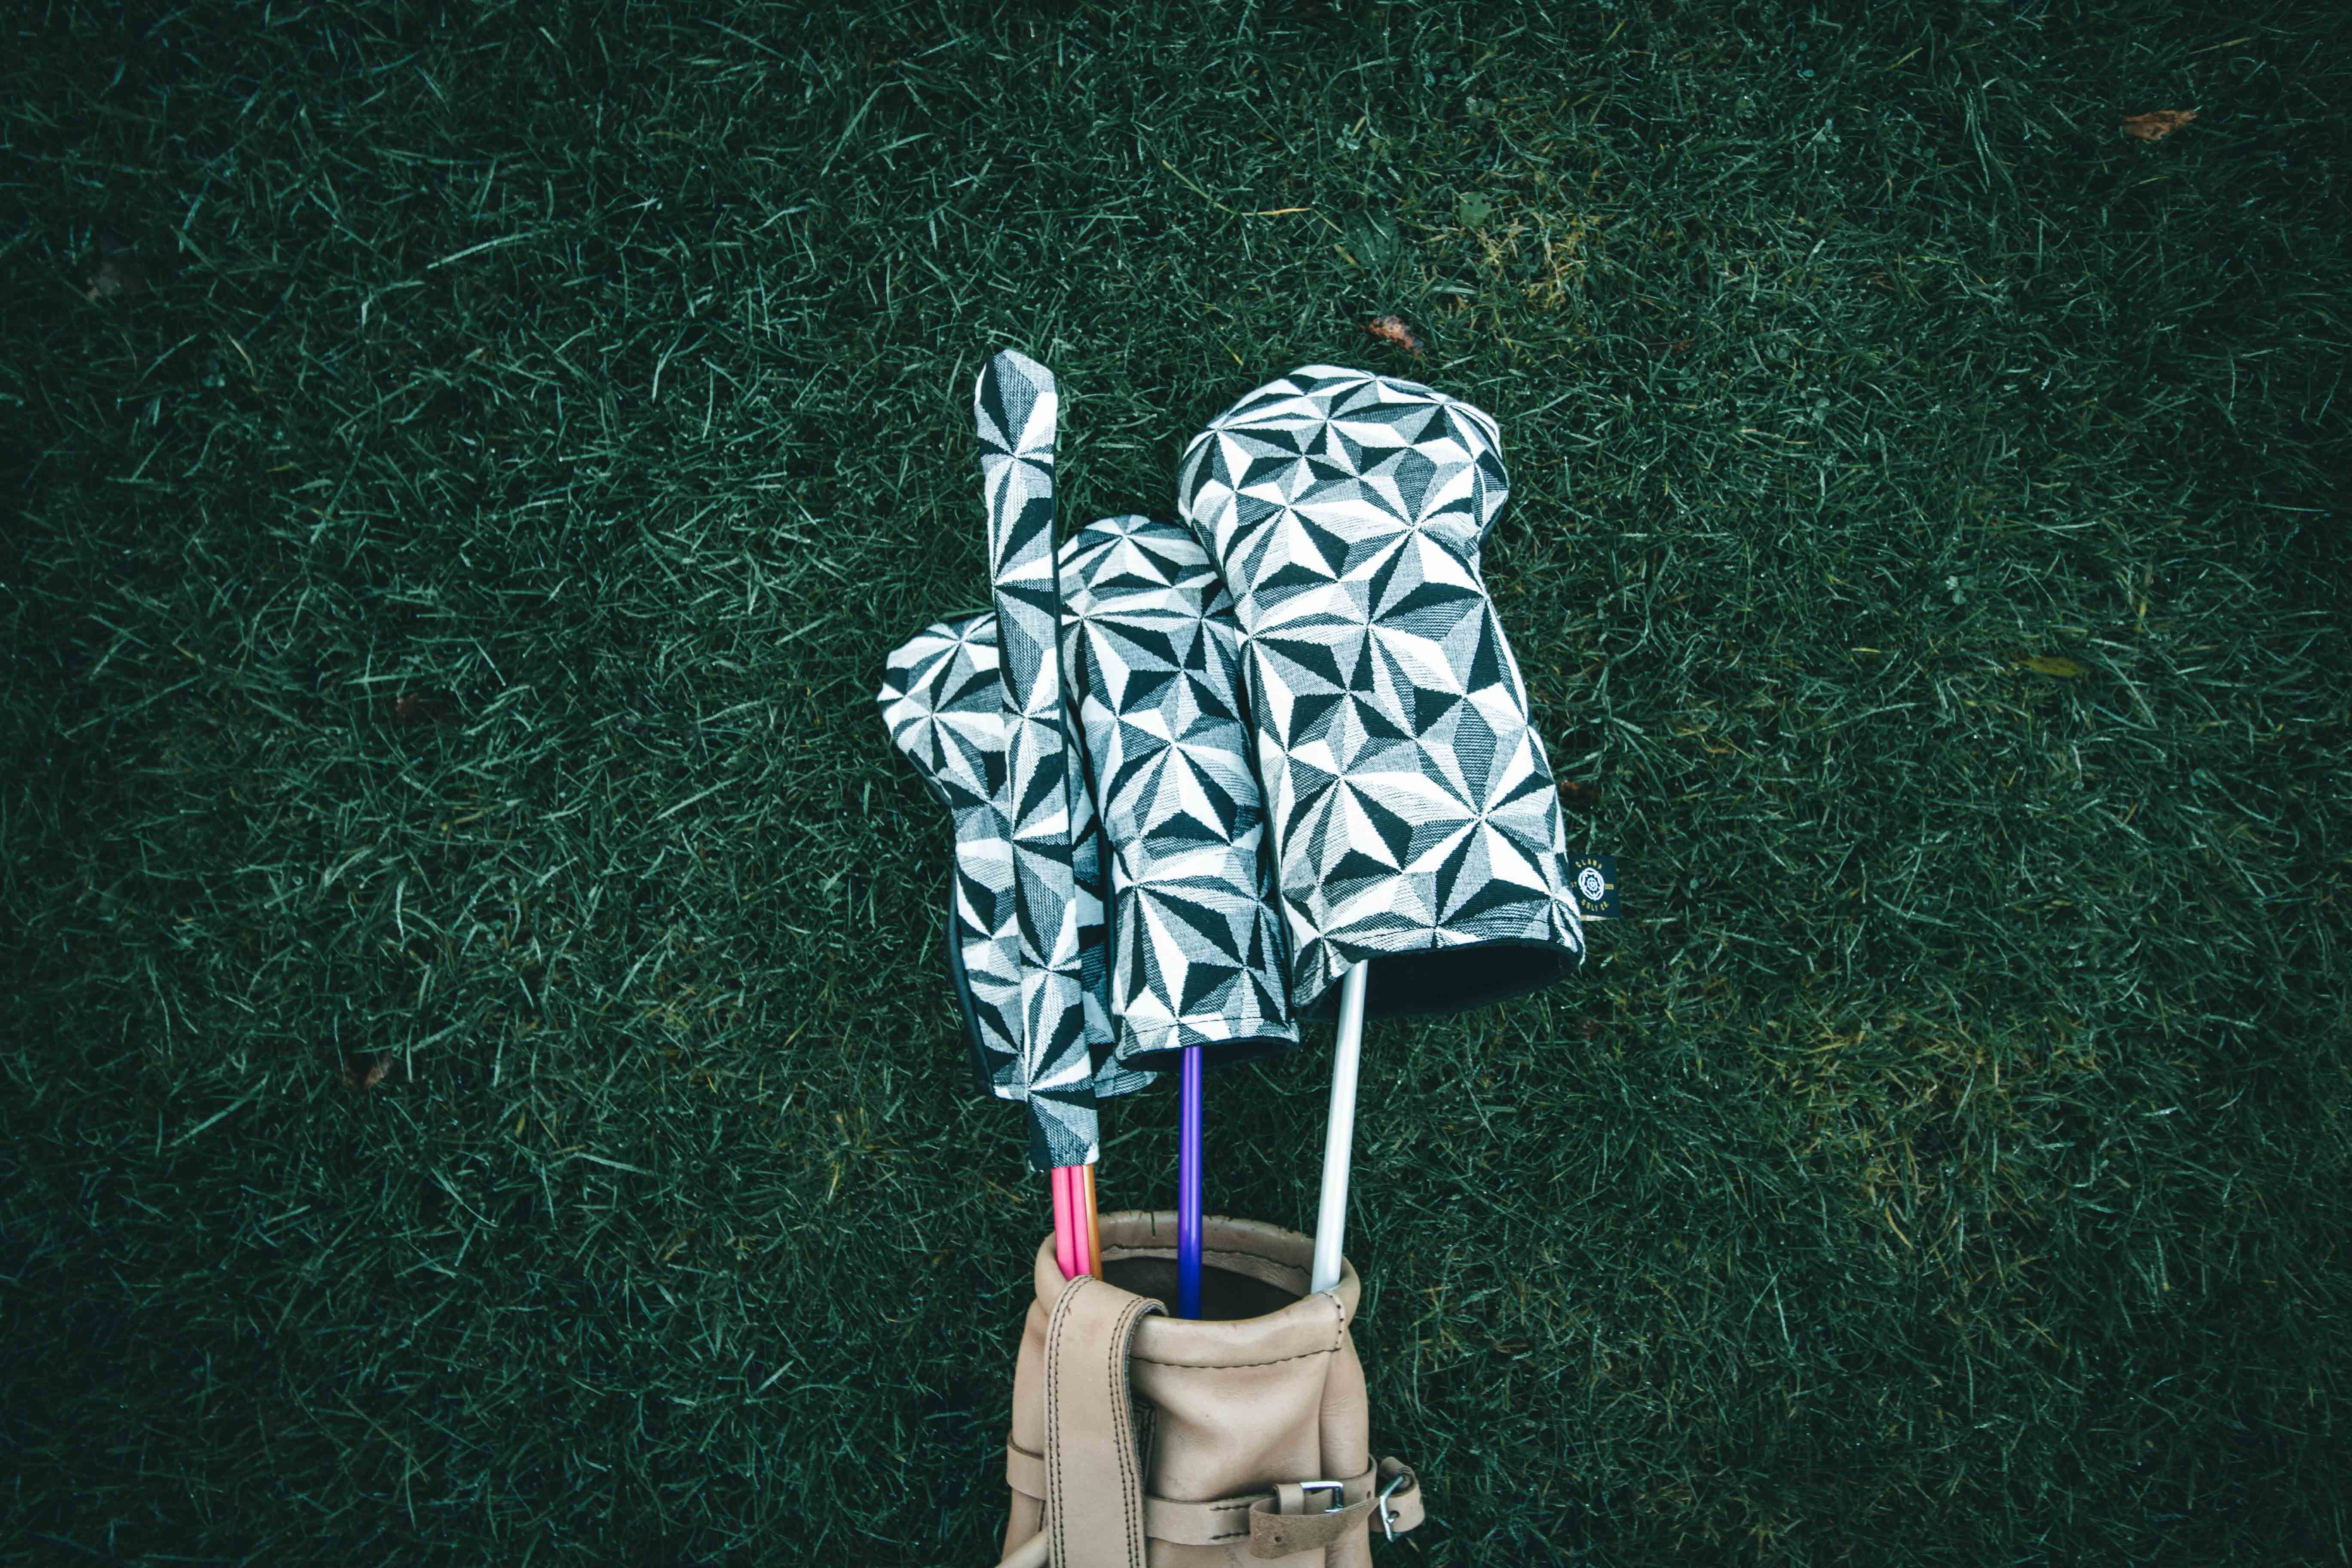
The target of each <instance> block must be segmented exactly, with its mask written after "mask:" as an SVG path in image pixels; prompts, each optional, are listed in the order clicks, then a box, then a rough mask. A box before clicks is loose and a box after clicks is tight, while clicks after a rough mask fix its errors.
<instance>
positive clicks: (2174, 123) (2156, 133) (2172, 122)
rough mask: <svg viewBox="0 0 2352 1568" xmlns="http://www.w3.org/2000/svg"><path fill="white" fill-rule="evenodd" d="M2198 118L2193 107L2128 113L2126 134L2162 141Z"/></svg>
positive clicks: (2125, 123) (2125, 117) (2148, 140)
mask: <svg viewBox="0 0 2352 1568" xmlns="http://www.w3.org/2000/svg"><path fill="white" fill-rule="evenodd" d="M2196 118H2197V111H2196V110H2193V109H2153V110H2149V111H2148V112H2147V113H2146V114H2126V115H2125V116H2124V134H2125V135H2126V136H2137V137H2138V138H2139V139H2140V140H2141V141H2143V142H2161V141H2163V140H2164V139H2165V138H2166V137H2168V136H2169V135H2171V134H2172V133H2173V132H2176V131H2178V130H2179V129H2180V128H2181V127H2182V126H2184V125H2186V124H2188V123H2189V121H2192V120H2194V119H2196Z"/></svg>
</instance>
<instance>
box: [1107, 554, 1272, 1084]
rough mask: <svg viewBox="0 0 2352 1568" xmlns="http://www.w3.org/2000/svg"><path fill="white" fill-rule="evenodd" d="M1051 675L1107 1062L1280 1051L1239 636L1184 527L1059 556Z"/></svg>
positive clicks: (1265, 862) (1267, 889) (1164, 1062)
mask: <svg viewBox="0 0 2352 1568" xmlns="http://www.w3.org/2000/svg"><path fill="white" fill-rule="evenodd" d="M1062 603H1063V607H1064V610H1065V613H1066V617H1067V618H1066V622H1065V625H1064V633H1063V635H1064V637H1065V639H1066V647H1067V650H1068V658H1067V661H1066V662H1067V666H1068V668H1069V670H1070V674H1071V683H1072V689H1073V691H1074V693H1075V694H1076V701H1077V705H1078V709H1079V712H1080V714H1081V715H1082V717H1083V720H1084V731H1085V734H1086V745H1087V771H1088V773H1089V774H1090V776H1091V780H1092V784H1093V786H1094V794H1095V804H1096V806H1097V810H1098V811H1099V813H1100V816H1101V821H1102V827H1103V839H1104V844H1105V846H1106V848H1107V850H1108V859H1109V871H1110V885H1109V897H1110V904H1111V916H1110V930H1111V935H1112V941H1113V942H1114V943H1115V945H1116V947H1117V952H1115V953H1114V955H1113V957H1112V961H1111V1008H1112V1011H1113V1013H1114V1014H1115V1015H1116V1016H1117V1019H1118V1047H1117V1048H1118V1059H1119V1060H1120V1061H1121V1062H1123V1063H1125V1064H1127V1065H1128V1066H1129V1067H1135V1068H1147V1069H1150V1070H1154V1071H1166V1070H1172V1069H1173V1068H1176V1067H1177V1065H1178V1063H1179V1060H1180V1058H1179V1052H1180V1051H1181V1049H1182V1048H1183V1047H1189V1046H1198V1047H1201V1048H1202V1053H1203V1057H1202V1059H1203V1060H1204V1061H1205V1062H1206V1063H1207V1064H1208V1065H1209V1066H1211V1067H1225V1066H1230V1065H1232V1064H1234V1063H1235V1062H1241V1061H1247V1060H1249V1059H1251V1058H1255V1057H1261V1056H1266V1055H1270V1054H1272V1053H1274V1052H1276V1051H1280V1050H1284V1049H1286V1048H1287V1047H1290V1046H1293V1045H1296V1044H1297V1040H1298V1026H1297V1022H1296V1021H1295V1020H1294V1019H1293V1018H1292V1016H1291V1014H1290V1005H1289V998H1288V995H1287V993H1286V987H1285V983H1284V972H1285V970H1286V963H1285V962H1284V945H1283V936H1282V925H1281V921H1279V920H1278V919H1277V918H1276V913H1275V906H1274V883H1273V877H1272V874H1271V873H1272V867H1271V862H1270V860H1269V858H1268V857H1267V856H1266V854H1265V844H1264V838H1265V806H1264V805H1263V804H1262V803H1261V801H1260V799H1259V795H1258V787H1257V780H1256V779H1255V777H1254V776H1253V775H1252V773H1251V772H1250V760H1249V750H1250V737H1249V731H1248V729H1247V727H1246V725H1245V723H1244V713H1243V708H1242V702H1241V694H1240V689H1239V678H1240V673H1241V632H1240V628H1239V627H1238V626H1235V624H1234V611H1233V601H1232V599H1231V598H1230V597H1228V596H1227V595H1226V593H1225V591H1224V585H1223V584H1222V583H1220V582H1219V581H1218V580H1217V574H1216V572H1215V570H1214V568H1213V567H1212V566H1211V565H1210V563H1209V557H1208V552H1205V551H1203V550H1202V548H1201V546H1200V543H1199V542H1198V541H1196V540H1195V539H1193V537H1192V533H1191V532H1190V531H1187V530H1186V529H1184V528H1182V527H1180V526H1179V525H1177V524H1175V523H1172V522H1156V521H1152V520H1151V519H1150V518H1147V517H1137V516H1124V517H1110V518H1104V519H1103V520H1101V521H1098V522H1093V523H1089V524H1087V526H1086V527H1085V528H1083V529H1081V530H1079V531H1078V532H1077V534H1076V537H1074V538H1073V539H1071V541H1070V542H1069V544H1068V545H1067V547H1066V548H1065V550H1064V551H1063V555H1062Z"/></svg>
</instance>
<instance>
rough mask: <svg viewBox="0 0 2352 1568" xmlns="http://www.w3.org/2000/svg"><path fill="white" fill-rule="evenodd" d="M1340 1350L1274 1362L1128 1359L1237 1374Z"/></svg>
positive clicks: (1332, 1348) (1303, 1353)
mask: <svg viewBox="0 0 2352 1568" xmlns="http://www.w3.org/2000/svg"><path fill="white" fill-rule="evenodd" d="M1338 1349H1339V1346H1338V1345H1332V1346H1330V1347H1329V1348H1328V1349H1326V1350H1319V1351H1300V1352H1298V1353H1297V1355H1278V1356H1276V1357H1275V1358H1274V1359H1273V1360H1272V1361H1208V1362H1202V1361H1154V1360H1152V1359H1151V1358H1150V1356H1148V1355H1139V1356H1129V1357H1128V1358H1127V1359H1128V1360H1129V1361H1139V1362H1141V1363H1143V1364H1144V1365H1146V1366H1172V1367H1175V1368H1178V1369H1179V1370H1181V1371H1190V1372H1237V1371H1239V1370H1240V1369H1242V1368H1243V1367H1245V1366H1280V1365H1281V1364H1282V1363H1284V1362H1286V1361H1307V1360H1308V1359H1310V1358H1312V1357H1315V1356H1318V1355H1329V1354H1330V1353H1331V1352H1333V1351H1336V1350H1338Z"/></svg>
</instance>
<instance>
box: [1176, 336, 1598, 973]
mask: <svg viewBox="0 0 2352 1568" xmlns="http://www.w3.org/2000/svg"><path fill="white" fill-rule="evenodd" d="M1499 447H1500V439H1499V437H1498V435H1497V433H1496V427H1495V422H1494V420H1493V419H1492V418H1490V417H1489V416H1487V415H1486V413H1485V412H1483V411H1482V410H1480V409H1477V408H1474V407H1472V406H1471V405H1468V404H1466V403H1463V402H1459V401H1457V400H1456V399H1454V398H1452V397H1448V396H1446V395H1444V394H1443V393H1440V392H1436V391H1433V390H1432V389H1431V388H1429V387H1426V386H1423V385H1421V384H1418V383H1416V382H1409V381H1397V380H1392V379H1391V378H1389V377H1387V376H1379V375H1373V374H1370V373H1368V372H1364V371H1359V370H1343V369H1339V368H1336V367H1333V366H1329V365H1309V366H1307V367H1306V368H1305V369H1302V370H1298V371H1295V372H1293V373H1292V374H1289V375H1287V376H1285V377H1284V378H1282V379H1281V380H1279V381H1276V382H1271V383H1269V384H1266V385H1265V386H1262V387H1260V388H1258V390H1256V391H1255V392H1253V393H1251V394H1250V395H1248V396H1246V397H1244V398H1243V399H1242V400H1241V401H1240V402H1239V403H1236V404H1234V405H1233V407H1231V408H1229V409H1227V410H1226V411H1225V412H1224V413H1223V414H1222V415H1220V416H1218V417H1217V418H1216V419H1215V420H1214V421H1213V423H1212V424H1211V425H1210V426H1209V428H1208V429H1206V430H1204V431H1202V433H1201V434H1200V435H1199V436H1197V437H1194V438H1193V440H1192V444H1191V446H1189V447H1187V448H1186V449H1185V454H1184V460H1183V465H1182V468H1181V471H1180V475H1179V479H1178V500H1179V504H1180V505H1181V508H1182V510H1183V513H1184V517H1185V521H1187V522H1188V523H1189V524H1190V525H1191V527H1192V531H1193V532H1194V533H1195V534H1196V535H1197V536H1198V537H1199V539H1200V541H1201V542H1202V545H1204V546H1205V547H1206V548H1207V550H1208V552H1209V553H1210V555H1211V557H1212V558H1213V560H1214V561H1215V563H1216V564H1217V566H1218V569H1219V571H1220V572H1221V573H1222V574H1223V577H1224V580H1225V583H1226V584H1227V586H1228V587H1229V588H1230V589H1231V590H1232V592H1233V595H1234V610H1235V615H1236V616H1237V618H1238V620H1239V622H1240V626H1241V630H1242V636H1243V638H1244V656H1243V657H1244V670H1245V672H1246V675H1245V679H1246V689H1247V691H1248V695H1249V700H1250V704H1251V708H1252V714H1253V720H1252V722H1253V729H1254V731H1255V740H1256V747H1257V763H1258V777H1259V779H1260V781H1261V783H1262V784H1264V785H1265V794H1266V802H1267V812H1268V817H1269V824H1268V826H1269V830H1270V832H1271V834H1272V837H1273V843H1274V852H1275V860H1276V880H1277V883H1278V885H1279V888H1280V891H1281V895H1282V908H1283V911H1284V915H1285V917H1286V921H1287V923H1288V926H1289V937H1290V950H1291V952H1290V1000H1291V1003H1292V1005H1293V1006H1294V1007H1295V1008H1296V1009H1297V1011H1298V1013H1299V1014H1300V1015H1301V1016H1310V1015H1311V1016H1328V1014H1329V1013H1330V1012H1331V1011H1332V1010H1333V1009H1334V1008H1335V1007H1336V1005H1337V1001H1338V993H1337V989H1336V982H1337V981H1338V980H1339V978H1340V976H1341V975H1342V974H1343V973H1345V972H1346V970H1347V968H1348V967H1349V964H1351V963H1355V962H1357V961H1359V960H1366V959H1369V960H1372V961H1374V962H1373V963H1371V966H1370V984H1369V985H1368V987H1367V992H1366V1010H1367V1012H1368V1013H1370V1014H1372V1015H1375V1016H1378V1015H1384V1014H1397V1013H1447V1012H1454V1011H1456V1010H1459V1009H1461V1008H1465V1007H1469V1006H1475V1005H1479V1004H1481V1003H1484V1002H1487V1001H1491V1000H1494V999H1496V998H1498V997H1502V996H1507V995H1512V994H1517V993H1518V992H1522V991H1528V990H1532V989H1533V988H1535V987H1537V986H1538V985H1542V984H1547V983H1549V982H1550V981H1552V980H1554V979H1557V978H1559V976H1560V975H1561V974H1563V973H1566V972H1567V971H1568V970H1569V969H1570V967H1572V966H1573V965H1574V963H1576V961H1577V960H1578V959H1579V958H1580V956H1581V954H1582V952H1583V948H1584V936H1583V928H1582V924H1581V922H1580V920H1579V918H1578V914H1577V910H1576V902H1575V899H1574V895H1573V894H1572V892H1571V891H1570V880H1569V871H1568V861H1567V824H1566V822H1565V820H1564V818H1563V816H1562V815H1561V812H1560V806H1559V794H1558V791H1557V789H1556V787H1555V785H1554V783H1553V780H1552V773H1551V765H1550V763H1549V760H1548V759H1547V758H1546V757H1545V755H1544V749H1543V742H1541V740H1539V739H1538V736H1537V735H1536V732H1535V730H1534V728H1533V727H1532V725H1531V724H1530V723H1529V721H1528V692H1527V685H1526V682H1525V681H1524V680H1522V679H1520V675H1519V670H1518V666H1517V661H1516V660H1515V659H1514V658H1512V655H1511V649H1510V645H1509V643H1508V642H1507V640H1506V639H1505V638H1504V636H1503V628H1502V626H1501V623H1500V622H1499V621H1498V620H1497V619H1496V615H1495V607H1494V605H1493V603H1492V602H1491V601H1490V600H1489V599H1488V598H1487V596H1486V586H1485V584H1484V583H1483V582H1482V581H1481V580H1480V577H1479V574H1478V551H1479V544H1480V542H1481V540H1483V539H1484V538H1485V536H1486V531H1487V529H1488V528H1489V527H1490V526H1491V525H1492V524H1493V522H1494V521H1495V519H1496V515H1497V514H1499V513H1500V511H1501V510H1502V507H1503V502H1504V500H1505V498H1506V497H1507V494H1508V493H1509V482H1508V479H1507V477H1506V475H1505V472H1504V468H1503V459H1502V456H1501V452H1500V449H1499Z"/></svg>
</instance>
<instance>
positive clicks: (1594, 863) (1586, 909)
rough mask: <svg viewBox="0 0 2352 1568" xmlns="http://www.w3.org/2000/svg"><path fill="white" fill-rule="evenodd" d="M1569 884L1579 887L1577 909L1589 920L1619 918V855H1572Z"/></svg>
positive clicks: (1569, 860) (1569, 865)
mask: <svg viewBox="0 0 2352 1568" xmlns="http://www.w3.org/2000/svg"><path fill="white" fill-rule="evenodd" d="M1568 877H1569V885H1570V886H1571V887H1573V888H1574V889H1576V912H1577V913H1578V914H1580V915H1582V916H1583V917H1584V918H1585V919H1586V920H1589V921H1613V920H1615V919H1616V918H1617V857H1616V856H1614V855H1571V856H1570V857H1569V858H1568Z"/></svg>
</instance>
